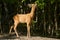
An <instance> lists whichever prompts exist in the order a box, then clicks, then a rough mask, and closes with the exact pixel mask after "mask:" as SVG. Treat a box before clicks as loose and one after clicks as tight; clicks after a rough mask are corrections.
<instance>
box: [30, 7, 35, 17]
mask: <svg viewBox="0 0 60 40" xmlns="http://www.w3.org/2000/svg"><path fill="white" fill-rule="evenodd" d="M34 12H35V6H33V7H32V9H31V12H30V14H31V17H33V16H34Z"/></svg>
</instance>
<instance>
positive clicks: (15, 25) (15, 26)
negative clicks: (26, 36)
mask: <svg viewBox="0 0 60 40" xmlns="http://www.w3.org/2000/svg"><path fill="white" fill-rule="evenodd" d="M16 28H17V24H16V23H15V24H14V31H15V33H16V36H17V37H19V35H18V33H17V30H16Z"/></svg>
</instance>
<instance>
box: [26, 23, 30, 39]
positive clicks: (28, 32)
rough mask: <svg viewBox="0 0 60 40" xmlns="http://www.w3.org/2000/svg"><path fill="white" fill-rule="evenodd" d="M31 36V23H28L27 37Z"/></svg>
mask: <svg viewBox="0 0 60 40" xmlns="http://www.w3.org/2000/svg"><path fill="white" fill-rule="evenodd" d="M29 37H30V24H27V38H29Z"/></svg>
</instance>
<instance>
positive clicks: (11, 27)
mask: <svg viewBox="0 0 60 40" xmlns="http://www.w3.org/2000/svg"><path fill="white" fill-rule="evenodd" d="M13 27H14V26H13V25H12V26H11V28H10V31H9V34H10V33H11V31H12V28H13Z"/></svg>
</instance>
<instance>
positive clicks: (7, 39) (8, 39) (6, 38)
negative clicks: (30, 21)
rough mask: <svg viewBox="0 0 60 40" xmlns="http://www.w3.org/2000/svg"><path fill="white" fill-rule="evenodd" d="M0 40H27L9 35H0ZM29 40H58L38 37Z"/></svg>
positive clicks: (23, 37)
mask: <svg viewBox="0 0 60 40" xmlns="http://www.w3.org/2000/svg"><path fill="white" fill-rule="evenodd" d="M0 40H27V37H26V36H20V37H18V38H17V37H16V35H10V34H4V35H2V34H0ZM29 40H60V39H56V38H47V37H40V36H32V37H30V38H29Z"/></svg>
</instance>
